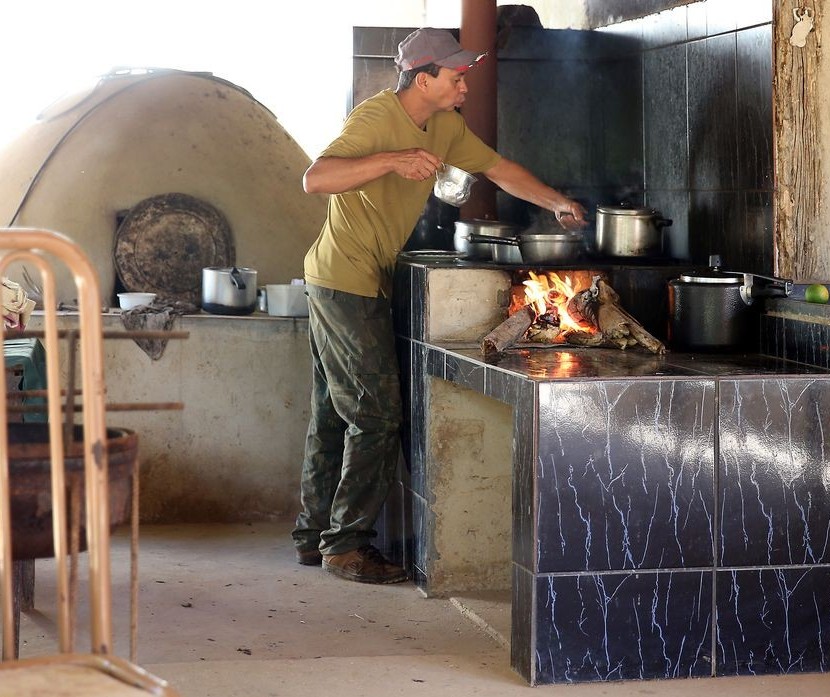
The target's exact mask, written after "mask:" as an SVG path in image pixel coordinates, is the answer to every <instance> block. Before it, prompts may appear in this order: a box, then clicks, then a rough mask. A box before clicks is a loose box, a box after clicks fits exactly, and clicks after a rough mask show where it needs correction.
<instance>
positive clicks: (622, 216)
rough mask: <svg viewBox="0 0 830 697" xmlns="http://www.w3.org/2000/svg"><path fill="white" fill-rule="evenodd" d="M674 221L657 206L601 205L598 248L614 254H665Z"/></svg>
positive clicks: (608, 254)
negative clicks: (668, 232)
mask: <svg viewBox="0 0 830 697" xmlns="http://www.w3.org/2000/svg"><path fill="white" fill-rule="evenodd" d="M671 224H672V221H671V220H669V219H668V218H664V217H663V216H661V215H660V213H659V212H658V211H656V210H654V209H653V208H632V207H630V206H624V205H623V206H597V251H598V252H599V253H600V254H604V255H607V256H612V257H656V256H662V254H663V249H664V246H665V243H664V237H665V235H664V233H663V229H664V228H666V227H668V226H669V225H671Z"/></svg>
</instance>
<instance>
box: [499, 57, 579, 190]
mask: <svg viewBox="0 0 830 697" xmlns="http://www.w3.org/2000/svg"><path fill="white" fill-rule="evenodd" d="M594 77H595V76H594V65H593V61H592V60H590V59H589V57H587V56H585V57H580V56H579V55H578V54H577V55H575V56H573V57H571V58H570V59H567V60H552V61H536V60H534V61H527V60H510V61H500V63H499V70H498V95H499V97H498V113H497V124H498V134H497V137H498V143H499V152H500V153H501V154H503V155H504V156H505V157H508V158H510V159H511V160H514V161H516V162H520V163H521V164H522V165H523V166H525V167H526V168H527V169H529V170H530V171H531V172H533V173H534V174H535V175H536V176H538V177H539V178H540V179H542V180H543V181H545V182H546V183H548V184H550V185H551V186H554V187H556V188H563V187H564V186H566V185H568V184H570V183H571V182H583V183H585V184H590V183H591V182H592V178H593V172H592V168H591V164H592V161H591V144H592V138H593V136H594V134H592V133H591V127H590V123H591V121H590V116H591V108H592V105H591V98H590V90H589V89H587V88H586V86H587V85H590V83H591V81H592V80H593V79H594Z"/></svg>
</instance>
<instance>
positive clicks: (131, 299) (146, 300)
mask: <svg viewBox="0 0 830 697" xmlns="http://www.w3.org/2000/svg"><path fill="white" fill-rule="evenodd" d="M155 299H156V294H155V293H119V294H118V304H119V306H120V307H121V309H122V310H132V309H133V308H134V307H141V306H142V305H149V304H150V303H152V302H153V300H155Z"/></svg>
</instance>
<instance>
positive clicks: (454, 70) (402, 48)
mask: <svg viewBox="0 0 830 697" xmlns="http://www.w3.org/2000/svg"><path fill="white" fill-rule="evenodd" d="M485 55H487V54H486V53H477V52H476V51H465V50H464V49H463V48H461V45H460V44H459V43H458V42H457V41H456V40H455V38H453V35H452V34H450V32H448V31H446V30H445V29H432V28H425V29H418V30H417V31H414V32H412V33H411V34H410V35H409V36H407V37H406V38H405V39H404V40H403V41H401V43H400V44H398V56H397V58H395V65H396V66H397V67H398V70H399V71H400V75H399V76H398V92H401V91H403V90H407V89H409V88H410V87H411V86H412V85H415V84H418V81H420V82H424V80H425V79H426V76H429V77H431V78H435V79H437V80H438V84H436V87H439V88H440V87H442V86H443V89H442V92H443V93H444V94H436V90H435V89H433V90H432V94H434V95H435V96H436V98H437V99H438V100H439V102H440V103H436V105H435V106H436V107H437V109H438V110H448V109H454V108H456V107H458V106H460V104H461V102H463V101H464V96H463V95H464V93H465V92H466V91H467V87H466V85H465V83H464V74H465V73H466V72H467V70H468V69H469V68H471V67H472V66H474V65H475V64H476V63H478V62H479V61H480V60H481V59H482V58H484V56H485ZM419 75H423V77H420V78H419V77H418V76H419ZM426 84H429V81H427V83H426ZM421 86H422V87H423V86H424V85H421Z"/></svg>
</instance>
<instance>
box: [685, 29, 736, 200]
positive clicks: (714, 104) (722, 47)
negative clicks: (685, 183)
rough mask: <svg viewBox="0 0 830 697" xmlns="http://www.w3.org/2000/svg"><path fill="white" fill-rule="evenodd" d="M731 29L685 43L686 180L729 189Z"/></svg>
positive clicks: (732, 175)
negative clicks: (686, 108) (686, 46)
mask: <svg viewBox="0 0 830 697" xmlns="http://www.w3.org/2000/svg"><path fill="white" fill-rule="evenodd" d="M735 46H736V40H735V33H734V32H732V33H731V34H724V35H722V36H716V37H714V38H711V39H704V40H701V41H694V42H692V43H690V44H689V45H688V61H689V63H688V74H689V184H690V186H691V187H692V188H693V189H704V190H710V191H723V190H731V189H733V188H734V187H735V180H736V171H737V162H736V159H737V133H736V130H737V116H736V105H735V101H736V97H735V95H736V87H735Z"/></svg>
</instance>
